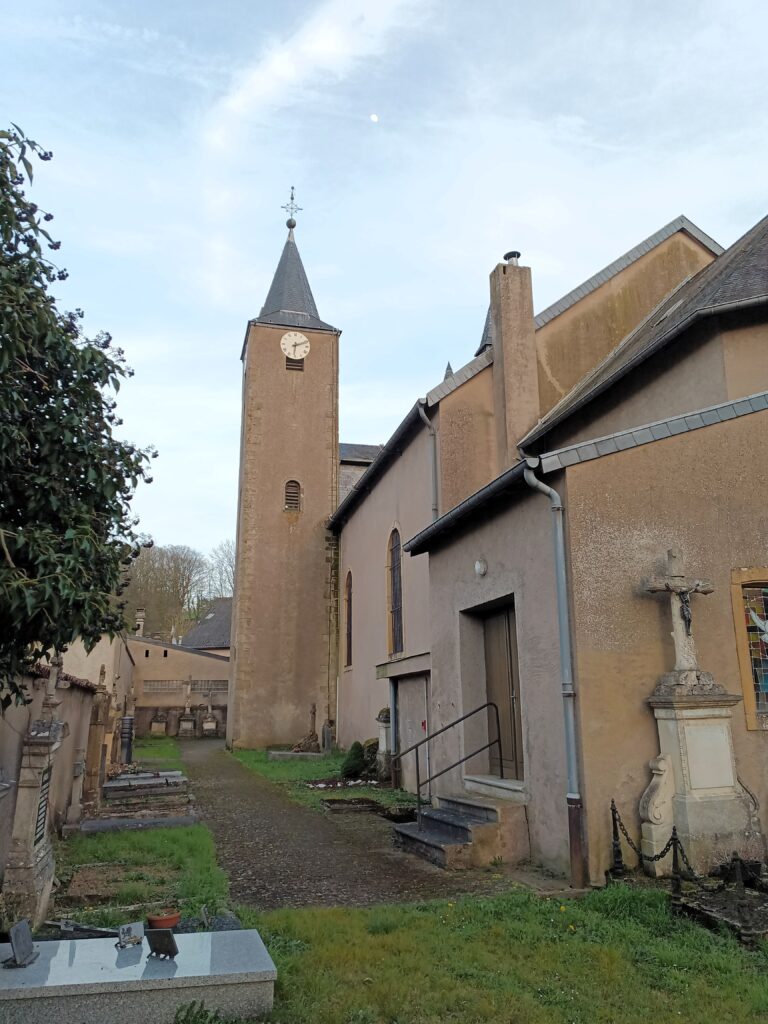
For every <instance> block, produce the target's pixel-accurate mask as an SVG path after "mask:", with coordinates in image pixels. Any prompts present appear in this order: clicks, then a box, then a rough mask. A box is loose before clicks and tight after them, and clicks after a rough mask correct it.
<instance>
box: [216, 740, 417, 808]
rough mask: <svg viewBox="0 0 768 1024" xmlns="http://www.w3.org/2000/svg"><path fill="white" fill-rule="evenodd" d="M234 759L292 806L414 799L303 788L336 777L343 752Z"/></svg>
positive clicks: (246, 754)
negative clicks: (276, 787) (281, 791)
mask: <svg viewBox="0 0 768 1024" xmlns="http://www.w3.org/2000/svg"><path fill="white" fill-rule="evenodd" d="M233 754H234V756H235V757H236V758H237V760H238V761H239V762H240V763H241V764H243V765H245V767H246V768H249V769H250V770H251V771H252V772H255V773H256V774H257V775H261V776H263V777H264V778H265V779H269V781H270V782H274V783H276V784H277V785H279V786H281V787H283V789H284V792H285V794H286V796H288V797H289V798H290V799H291V800H293V801H294V803H297V804H304V805H305V806H307V807H314V808H317V809H318V810H320V809H322V804H321V800H325V799H327V798H329V797H330V798H333V799H338V800H351V799H353V798H355V797H367V798H368V799H370V800H377V801H378V802H379V803H380V804H383V805H384V806H385V807H396V806H408V807H410V806H411V805H412V804H414V803H415V799H414V797H412V796H411V794H410V793H406V792H404V791H403V790H401V789H394V790H393V789H386V788H383V787H379V786H351V787H350V788H349V789H307V787H306V786H305V785H304V783H305V782H308V781H309V780H311V779H330V778H338V775H339V771H340V769H341V765H342V763H343V761H344V758H345V757H346V756H347V755H346V753H344V752H335V753H333V754H326V755H324V756H323V757H321V758H312V759H311V760H308V761H304V760H295V761H294V760H290V759H288V760H285V761H270V760H269V759H268V757H267V751H266V750H235V751H233Z"/></svg>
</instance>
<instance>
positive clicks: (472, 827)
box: [422, 807, 497, 843]
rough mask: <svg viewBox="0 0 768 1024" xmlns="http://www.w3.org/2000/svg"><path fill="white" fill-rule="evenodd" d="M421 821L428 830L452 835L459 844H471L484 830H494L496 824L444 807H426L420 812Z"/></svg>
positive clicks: (477, 816)
mask: <svg viewBox="0 0 768 1024" xmlns="http://www.w3.org/2000/svg"><path fill="white" fill-rule="evenodd" d="M422 821H423V823H424V824H425V825H427V826H428V827H429V828H435V829H438V830H440V831H442V832H446V833H447V834H448V835H452V836H453V837H454V838H455V839H458V840H459V842H461V843H471V842H472V841H473V839H474V838H475V836H476V835H477V834H479V832H480V831H481V830H482V829H483V828H485V829H486V830H487V829H495V828H496V827H497V826H496V823H495V822H492V821H489V820H488V819H487V818H481V817H480V816H479V815H476V814H465V813H463V812H461V811H453V810H449V809H447V808H444V807H427V808H425V809H424V810H423V811H422Z"/></svg>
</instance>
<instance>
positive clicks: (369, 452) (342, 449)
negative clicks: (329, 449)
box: [339, 442, 381, 466]
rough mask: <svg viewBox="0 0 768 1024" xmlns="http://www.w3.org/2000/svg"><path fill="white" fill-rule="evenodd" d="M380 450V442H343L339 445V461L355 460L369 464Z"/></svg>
mask: <svg viewBox="0 0 768 1024" xmlns="http://www.w3.org/2000/svg"><path fill="white" fill-rule="evenodd" d="M380 451H381V445H380V444H345V443H344V442H342V443H341V444H340V445H339V461H340V462H356V463H358V464H362V465H366V466H369V465H370V464H371V463H372V462H373V460H374V459H375V458H376V456H377V455H378V454H379V452H380Z"/></svg>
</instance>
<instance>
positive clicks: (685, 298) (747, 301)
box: [520, 217, 768, 448]
mask: <svg viewBox="0 0 768 1024" xmlns="http://www.w3.org/2000/svg"><path fill="white" fill-rule="evenodd" d="M673 223H674V222H673ZM766 303H768V217H764V218H763V219H762V220H761V221H759V222H758V223H757V224H756V225H755V226H754V227H753V228H752V229H751V230H750V231H748V232H747V233H746V234H745V235H744V236H743V237H742V238H740V239H739V240H738V241H737V242H734V244H733V245H732V246H731V247H730V248H729V249H727V250H726V251H725V252H723V254H722V255H721V256H718V257H717V259H715V260H713V262H712V263H710V264H709V265H708V266H706V267H704V268H703V270H700V271H699V272H698V273H697V274H695V275H694V276H693V277H691V278H689V279H688V280H687V281H684V282H683V283H682V284H681V285H680V286H679V287H678V288H677V289H676V290H675V291H673V292H672V293H671V294H670V295H668V296H667V297H666V298H665V299H664V300H663V301H662V302H660V303H659V305H658V306H657V307H656V308H655V309H654V310H653V311H652V312H651V313H650V314H649V315H648V316H647V317H646V318H645V320H643V321H642V322H641V323H640V324H639V325H638V326H637V327H636V328H635V329H634V330H633V331H632V332H631V333H630V334H628V335H627V337H626V338H624V339H623V340H622V341H621V342H620V343H619V344H618V345H617V346H616V348H614V349H613V351H612V352H610V353H609V354H608V355H607V356H606V358H605V359H604V360H603V361H602V362H601V363H599V364H598V365H597V366H596V367H595V369H594V370H592V371H591V372H590V373H588V374H587V375H586V376H585V377H583V378H582V379H581V380H580V381H579V383H578V384H577V385H576V386H575V387H574V388H572V389H571V391H570V392H569V393H568V394H567V395H566V396H565V397H564V398H563V399H561V400H560V402H558V404H557V405H556V406H555V407H554V408H553V409H551V410H550V411H549V412H548V413H547V415H546V416H544V417H543V418H542V419H541V420H540V421H539V423H538V424H537V425H536V426H535V427H534V428H533V430H531V431H530V432H529V433H528V434H527V435H526V437H524V438H523V439H522V441H521V442H520V445H521V447H523V448H525V447H526V446H528V445H530V444H533V443H535V442H536V441H538V440H540V439H541V438H543V437H544V436H545V435H546V434H547V433H549V431H550V430H551V429H552V428H553V427H555V426H556V425H557V424H559V423H562V422H563V421H564V420H565V419H566V418H567V417H568V416H570V415H572V414H573V413H574V412H576V411H577V410H578V409H581V408H583V406H585V405H586V404H587V403H588V402H590V401H591V400H592V399H593V398H596V397H597V396H598V395H600V394H602V393H603V392H604V391H606V390H607V389H608V388H610V387H612V386H613V385H614V384H615V383H616V381H618V380H619V379H620V378H622V377H623V376H625V375H626V374H627V373H629V372H630V370H632V369H634V367H636V366H638V365H639V364H640V363H642V362H644V361H645V360H646V359H648V358H649V357H650V356H652V355H654V354H655V353H656V352H660V351H661V350H662V349H664V348H666V347H667V346H670V345H672V344H673V343H674V341H675V340H676V339H677V338H678V337H679V336H680V335H681V334H683V332H684V331H686V330H687V329H688V328H690V327H691V326H693V324H695V323H696V322H697V321H699V320H701V319H702V318H703V317H708V316H715V315H717V314H719V313H725V312H730V311H733V310H735V309H740V308H747V307H750V306H758V305H763V304H766Z"/></svg>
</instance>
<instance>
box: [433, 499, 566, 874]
mask: <svg viewBox="0 0 768 1024" xmlns="http://www.w3.org/2000/svg"><path fill="white" fill-rule="evenodd" d="M526 491H527V489H525V485H524V484H521V491H520V495H519V497H518V498H517V500H512V501H510V505H509V507H508V509H507V510H506V511H504V512H502V513H499V514H497V515H495V516H493V517H492V518H489V519H488V520H487V521H486V522H484V523H482V524H481V525H478V526H476V527H474V528H473V529H471V530H468V531H467V532H466V533H464V534H462V535H460V536H458V537H456V538H455V539H454V540H453V541H452V543H451V545H450V546H449V547H445V548H440V549H437V550H436V551H434V552H432V553H431V554H430V555H429V556H427V555H418V556H417V557H416V558H415V559H413V561H414V562H416V563H419V562H422V563H426V562H427V558H428V559H429V575H430V584H431V594H430V607H431V621H432V719H431V721H430V726H431V728H432V729H433V730H434V729H437V728H439V727H440V726H442V725H444V724H447V723H448V722H450V721H452V720H453V719H455V718H458V717H460V716H461V715H462V714H465V713H466V712H468V711H471V710H472V709H473V708H474V707H478V706H479V705H481V704H483V703H484V702H485V701H486V700H487V696H486V688H485V655H484V649H483V628H482V623H481V619H480V615H481V613H482V611H483V610H486V611H487V610H488V608H487V606H488V605H489V604H492V602H500V603H505V604H508V603H510V601H512V600H514V603H515V613H516V621H517V632H518V647H519V669H520V692H521V697H520V699H521V707H522V714H523V722H524V724H523V749H524V756H525V771H526V791H527V793H528V797H529V802H528V807H527V814H528V825H529V834H530V844H531V856H532V859H533V860H534V861H535V862H537V863H541V864H544V865H546V866H547V867H548V868H550V869H552V870H555V871H557V872H567V870H568V822H567V812H566V802H565V797H566V778H565V755H564V747H563V713H562V699H561V696H560V675H559V673H560V662H559V654H558V639H557V637H558V634H557V607H556V592H555V582H554V564H553V545H552V522H551V513H550V509H549V502H548V501H547V500H546V499H545V498H544V497H543V496H541V495H538V494H533V493H531V494H530V495H529V494H528V493H526ZM478 559H484V560H485V561H486V562H487V565H488V572H487V574H486V575H485V576H478V575H477V574H476V572H475V562H476V561H477V560H478ZM484 722H485V720H484V716H478V717H477V718H476V719H473V720H471V724H468V725H467V727H466V732H465V733H464V732H463V731H462V729H461V728H459V729H458V730H457V731H453V730H452V731H450V732H448V733H446V734H445V736H444V737H439V738H438V739H437V740H436V741H435V742H434V744H433V747H434V749H433V751H432V755H433V762H432V766H433V770H434V771H439V770H440V769H441V768H443V767H447V766H448V765H449V764H450V763H451V762H452V761H455V760H456V758H457V757H459V756H461V754H463V753H465V752H466V753H468V752H469V751H471V750H472V749H473V746H474V747H475V748H476V747H478V746H481V745H482V744H483V743H486V742H487V726H486V725H485V724H484ZM485 770H487V761H485V755H481V756H480V757H478V758H476V759H475V760H474V761H472V762H470V763H469V765H468V766H467V767H466V768H465V769H464V771H465V772H472V771H480V772H483V771H485ZM461 775H462V770H461V769H459V770H456V771H454V772H452V773H450V774H448V775H446V776H445V778H444V779H443V780H440V781H438V782H437V783H436V790H435V791H436V792H437V793H438V794H440V793H441V792H442V793H444V794H450V793H451V792H453V793H460V792H461V790H462V783H461Z"/></svg>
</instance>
